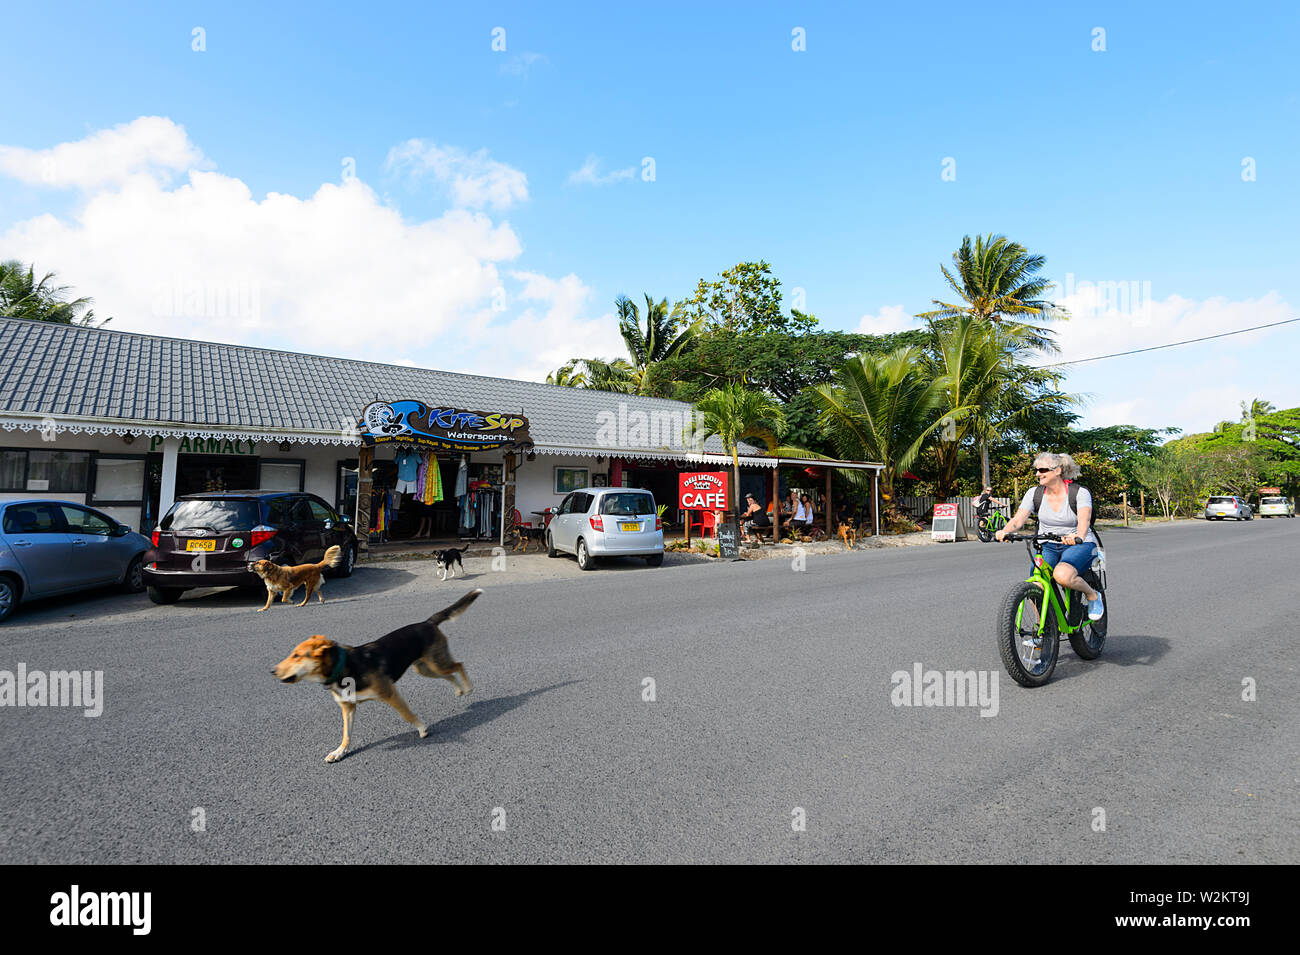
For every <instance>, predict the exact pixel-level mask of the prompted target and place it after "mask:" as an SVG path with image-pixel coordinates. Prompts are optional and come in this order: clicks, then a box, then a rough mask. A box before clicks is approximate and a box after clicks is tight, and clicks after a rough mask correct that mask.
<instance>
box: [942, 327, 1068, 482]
mask: <svg viewBox="0 0 1300 955" xmlns="http://www.w3.org/2000/svg"><path fill="white" fill-rule="evenodd" d="M931 329H932V330H933V332H934V343H933V345H932V348H933V353H932V354H931V355H930V356H929V359H928V361H929V366H930V369H931V373H932V374H933V376H934V377H935V378H936V379H938V380H940V381H941V382H942V383H943V386H944V399H945V401H944V407H945V412H946V413H945V414H944V416H943V418H942V419H941V421H942V425H943V427H942V428H941V429H940V432H939V438H940V440H939V441H938V442H937V443H936V444H935V457H936V459H937V463H938V470H939V488H938V492H939V495H940V496H945V497H946V496H947V495H949V494H951V493H953V488H954V486H955V484H956V481H957V468H958V465H959V463H960V462H959V450H960V447H961V445H962V443H963V442H964V441H965V439H966V438H968V437H971V436H974V437H976V438H978V440H979V445H980V451H981V459H982V460H981V471H982V477H983V480H984V483H985V484H987V483H988V481H989V463H988V445H989V442H990V441H993V440H995V439H997V438H998V437H1000V436H1001V434H1002V432H1003V431H1004V430H1006V429H1009V428H1014V427H1015V426H1017V425H1018V424H1021V423H1023V421H1024V419H1025V418H1027V417H1028V416H1029V415H1030V414H1031V413H1032V412H1033V411H1034V410H1036V409H1040V408H1064V407H1067V406H1068V405H1070V404H1071V403H1073V401H1074V400H1075V399H1074V398H1072V397H1071V396H1069V395H1065V394H1062V393H1061V392H1059V391H1057V390H1056V386H1057V384H1058V383H1059V381H1060V377H1061V376H1060V375H1059V374H1058V373H1056V372H1053V371H1051V370H1049V369H1046V368H1040V367H1033V366H1030V365H1027V364H1024V363H1022V362H1021V361H1019V360H1018V359H1019V358H1020V357H1022V356H1025V355H1026V354H1029V353H1032V352H1033V348H1032V347H1030V346H1029V345H1028V344H1027V342H1026V338H1027V336H1026V335H1024V334H1023V333H1022V332H1021V331H1020V330H1019V329H1014V328H1005V327H1003V326H999V325H993V324H982V323H980V322H979V321H977V320H976V319H974V318H972V317H971V316H969V315H963V316H960V317H958V318H956V319H954V320H952V321H950V322H948V323H947V324H946V327H940V326H939V325H938V323H932V324H931Z"/></svg>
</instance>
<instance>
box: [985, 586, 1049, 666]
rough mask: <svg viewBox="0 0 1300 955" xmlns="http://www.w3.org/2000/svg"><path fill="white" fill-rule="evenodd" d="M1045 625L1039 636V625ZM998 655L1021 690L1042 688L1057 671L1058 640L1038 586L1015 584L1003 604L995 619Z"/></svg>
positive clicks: (1041, 589)
mask: <svg viewBox="0 0 1300 955" xmlns="http://www.w3.org/2000/svg"><path fill="white" fill-rule="evenodd" d="M1044 617H1045V618H1046V623H1045V625H1044V626H1043V627H1042V632H1041V633H1040V632H1039V626H1038V623H1039V621H1040V620H1042V619H1043V618H1044ZM996 629H997V641H998V653H999V654H1000V655H1001V657H1002V665H1003V666H1004V667H1005V668H1006V671H1007V673H1008V674H1010V676H1011V679H1013V680H1015V681H1016V682H1017V683H1019V684H1020V685H1021V686H1030V687H1033V686H1042V685H1043V684H1044V683H1046V682H1047V681H1048V680H1050V679H1051V678H1052V671H1053V670H1055V669H1056V658H1057V652H1058V650H1059V648H1060V636H1059V635H1058V634H1057V632H1056V618H1055V616H1054V614H1053V613H1052V609H1051V606H1050V605H1049V604H1048V603H1047V598H1046V597H1045V596H1044V594H1043V588H1042V587H1040V586H1039V585H1037V584H1031V583H1020V584H1016V585H1015V586H1014V587H1012V588H1011V589H1010V590H1009V591H1007V595H1006V597H1004V598H1003V600H1002V607H1001V609H1000V610H999V611H998V619H997V628H996Z"/></svg>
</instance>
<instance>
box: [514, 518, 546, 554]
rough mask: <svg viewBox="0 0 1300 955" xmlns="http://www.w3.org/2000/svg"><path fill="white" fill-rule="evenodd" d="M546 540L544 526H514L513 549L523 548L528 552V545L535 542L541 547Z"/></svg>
mask: <svg viewBox="0 0 1300 955" xmlns="http://www.w3.org/2000/svg"><path fill="white" fill-rule="evenodd" d="M545 541H546V528H545V527H524V526H523V525H522V524H521V525H519V526H518V527H516V528H515V548H514V549H515V550H521V549H522V550H523V552H524V553H525V554H526V553H528V545H529V544H532V543H536V544H537V546H538V547H541V546H542V545H543V543H545Z"/></svg>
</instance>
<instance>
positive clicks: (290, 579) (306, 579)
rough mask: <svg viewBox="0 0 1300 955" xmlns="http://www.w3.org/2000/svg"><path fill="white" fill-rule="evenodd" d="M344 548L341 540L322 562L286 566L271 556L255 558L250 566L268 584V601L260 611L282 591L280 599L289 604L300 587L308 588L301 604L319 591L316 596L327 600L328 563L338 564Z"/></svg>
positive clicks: (326, 554) (318, 598) (281, 601)
mask: <svg viewBox="0 0 1300 955" xmlns="http://www.w3.org/2000/svg"><path fill="white" fill-rule="evenodd" d="M341 555H342V551H340V550H339V547H338V545H337V544H335V545H334V546H333V547H331V548H330V549H329V550H327V551H326V552H325V559H324V560H322V561H321V562H320V563H318V564H297V565H296V566H293V567H285V566H282V565H280V564H273V563H271V562H270V561H269V560H255V561H253V562H252V563H251V564H249V565H248V569H249V570H250V571H251V572H252V573H254V574H257V576H259V577H261V578H262V582H263V583H264V584H266V605H265V606H263V607H262V608H260V609H259V610H258V611H257V612H258V613H261V612H262V611H263V610H265V609H267V607H270V606H271V601H272V600H274V599H275V595H276V594H279V595H280V603H285V604H287V603H288V602H289V598H290V597H291V596H292V595H293V592H294V591H295V590H297V589H298V588H299V587H306V588H307V592H306V593H305V594H303V598H302V603H300V604H298V606H299V607H301V606H303V604H306V603H307V601H308V600H311V595H312V594H315V595H316V599H317V600H319V601H320V602H321V603H324V602H325V597H324V596H323V595H322V594H321V592H320V589H321V586H322V585H323V584H324V581H325V569H326V568H327V567H337V566H338V565H339V563H340V561H341V560H342V559H343V558H342V556H341Z"/></svg>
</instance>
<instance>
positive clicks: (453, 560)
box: [433, 547, 469, 580]
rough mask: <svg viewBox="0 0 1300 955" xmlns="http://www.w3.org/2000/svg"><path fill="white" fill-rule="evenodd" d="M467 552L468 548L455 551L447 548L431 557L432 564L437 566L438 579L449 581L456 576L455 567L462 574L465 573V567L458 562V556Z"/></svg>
mask: <svg viewBox="0 0 1300 955" xmlns="http://www.w3.org/2000/svg"><path fill="white" fill-rule="evenodd" d="M467 550H469V548H468V547H462V548H460V550H457V549H456V548H455V547H449V548H448V549H447V550H440V551H438V552H437V553H436V554H434V555H433V562H434V563H435V564H437V565H438V579H439V580H449V579H451V578H452V577H455V576H456V567H459V568H460V572H461V573H462V574H464V573H465V565H464V564H462V563H461V562H460V555H461V554H463V553H465V551H467Z"/></svg>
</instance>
